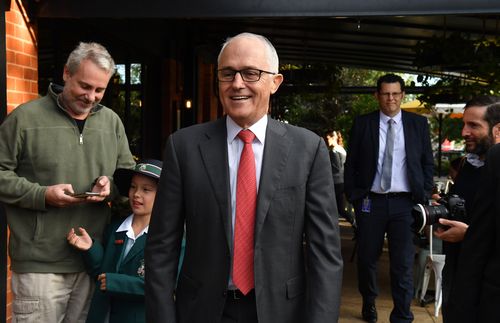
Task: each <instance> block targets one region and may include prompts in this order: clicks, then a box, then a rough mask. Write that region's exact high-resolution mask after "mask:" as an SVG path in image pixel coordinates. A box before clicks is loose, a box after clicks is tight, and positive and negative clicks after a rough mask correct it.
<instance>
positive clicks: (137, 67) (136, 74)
mask: <svg viewBox="0 0 500 323" xmlns="http://www.w3.org/2000/svg"><path fill="white" fill-rule="evenodd" d="M130 84H141V64H137V63H134V64H130Z"/></svg>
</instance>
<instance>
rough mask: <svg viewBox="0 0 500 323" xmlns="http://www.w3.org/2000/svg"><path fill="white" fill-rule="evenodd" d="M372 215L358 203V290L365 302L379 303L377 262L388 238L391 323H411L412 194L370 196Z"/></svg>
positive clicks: (413, 248)
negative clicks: (392, 306)
mask: <svg viewBox="0 0 500 323" xmlns="http://www.w3.org/2000/svg"><path fill="white" fill-rule="evenodd" d="M370 200H371V207H370V212H362V211H361V204H360V203H361V201H358V203H355V210H356V221H357V223H358V236H357V239H358V287H359V291H360V293H361V295H362V296H363V301H364V302H369V303H371V302H375V299H376V297H377V295H378V286H377V261H378V259H379V257H380V254H381V253H382V248H383V245H384V236H385V234H386V233H387V239H388V241H389V261H390V277H391V292H392V298H393V303H394V308H393V310H392V312H391V316H390V320H391V322H411V321H413V314H412V312H411V310H410V306H411V302H412V299H413V262H414V258H415V247H414V245H413V235H414V234H413V231H412V229H411V224H412V223H413V218H412V216H411V209H412V207H413V202H412V200H411V198H410V196H409V194H406V195H404V194H402V195H392V194H388V195H382V194H370Z"/></svg>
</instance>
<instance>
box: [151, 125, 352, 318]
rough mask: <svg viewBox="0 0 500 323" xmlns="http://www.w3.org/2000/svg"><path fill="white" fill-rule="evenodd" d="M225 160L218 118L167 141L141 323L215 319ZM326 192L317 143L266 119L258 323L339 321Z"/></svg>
mask: <svg viewBox="0 0 500 323" xmlns="http://www.w3.org/2000/svg"><path fill="white" fill-rule="evenodd" d="M227 159H228V157H227V131H226V120H225V118H221V119H219V120H217V121H214V122H209V123H205V124H200V125H195V126H192V127H188V128H185V129H181V130H179V131H177V132H176V133H174V134H172V135H171V136H170V138H169V140H168V142H167V146H166V154H165V159H164V164H163V171H162V174H161V178H160V183H159V188H158V191H157V194H156V200H155V205H154V208H153V214H152V216H151V224H150V227H149V234H148V240H147V245H146V251H145V256H146V276H145V279H146V281H145V283H146V285H145V287H146V315H147V322H148V323H154V322H158V323H160V322H161V323H163V322H172V323H174V322H179V323H215V322H220V320H221V316H222V312H223V309H224V304H225V299H226V295H227V294H226V290H227V288H228V281H229V275H230V268H231V258H232V257H231V254H232V224H231V198H230V185H229V168H228V162H227ZM333 193H334V188H333V180H332V174H331V167H330V158H329V155H328V151H327V148H326V145H325V142H324V140H323V139H322V138H320V137H318V136H317V135H315V134H313V133H312V132H310V131H308V130H305V129H302V128H298V127H294V126H291V125H288V124H285V123H282V122H279V121H276V120H273V119H271V118H269V122H268V125H267V130H266V141H265V146H264V155H263V160H262V174H261V178H260V185H259V191H258V197H257V210H256V216H255V245H254V251H255V254H254V275H255V276H254V277H255V297H256V305H257V315H258V320H259V322H260V323H304V322H311V323H312V322H314V323H323V322H336V321H337V320H338V316H339V306H340V291H341V282H342V256H341V254H340V240H339V228H338V213H337V207H336V204H335V197H334V194H333ZM184 226H185V228H186V248H185V255H184V262H183V264H182V268H181V271H180V275H179V280H178V285H177V289H176V291H175V298H174V289H175V282H176V273H177V262H178V258H179V250H180V246H181V238H182V234H183V231H184ZM304 239H305V241H306V244H305V245H304V243H303V242H304Z"/></svg>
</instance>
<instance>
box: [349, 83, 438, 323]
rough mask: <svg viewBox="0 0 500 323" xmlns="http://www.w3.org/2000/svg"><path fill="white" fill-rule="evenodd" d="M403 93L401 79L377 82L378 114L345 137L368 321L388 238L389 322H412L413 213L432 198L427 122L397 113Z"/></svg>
mask: <svg viewBox="0 0 500 323" xmlns="http://www.w3.org/2000/svg"><path fill="white" fill-rule="evenodd" d="M404 94H405V92H404V81H403V79H402V78H401V77H399V76H397V75H394V74H387V75H384V76H382V77H381V78H379V80H378V81H377V92H376V93H375V98H376V99H377V101H378V103H379V107H380V111H375V112H372V113H368V114H365V115H362V116H359V117H357V118H356V119H355V121H354V124H353V127H352V129H351V135H350V138H349V145H348V152H347V160H346V164H345V173H344V176H345V179H344V185H345V192H346V196H347V198H348V199H349V200H350V201H351V202H352V203H353V205H354V209H355V212H356V221H357V223H358V235H357V237H358V280H359V281H358V284H359V291H360V293H361V295H362V296H363V308H362V316H363V319H364V320H365V321H368V322H376V321H377V311H376V308H375V299H376V297H377V295H378V287H377V281H376V276H377V261H378V258H379V256H380V254H381V252H382V247H383V244H384V237H385V234H386V233H387V238H388V240H389V257H390V268H391V270H390V271H391V290H392V297H393V302H394V309H393V310H392V312H391V316H390V320H391V322H411V321H412V320H413V314H412V313H411V311H410V305H411V301H412V297H413V277H412V276H413V259H414V256H415V250H414V246H413V241H412V240H413V233H412V230H411V224H412V223H413V218H412V216H411V209H412V207H413V205H414V204H415V203H425V202H426V201H427V200H428V198H430V194H431V190H432V185H433V180H432V175H433V167H434V164H433V158H432V149H431V142H430V137H429V126H428V123H427V119H426V118H424V117H422V116H419V115H416V114H413V113H408V112H406V111H401V107H400V105H401V101H402V100H403V98H404Z"/></svg>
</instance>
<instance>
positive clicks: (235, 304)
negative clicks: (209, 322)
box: [221, 290, 258, 323]
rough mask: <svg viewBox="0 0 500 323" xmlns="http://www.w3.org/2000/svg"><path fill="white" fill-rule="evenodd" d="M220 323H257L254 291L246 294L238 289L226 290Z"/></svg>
mask: <svg viewBox="0 0 500 323" xmlns="http://www.w3.org/2000/svg"><path fill="white" fill-rule="evenodd" d="M221 323H258V320H257V305H256V303H255V291H254V290H251V291H250V292H249V293H248V294H247V295H243V294H242V293H241V292H240V291H231V290H228V291H227V297H226V304H225V305H224V312H223V313H222V321H221Z"/></svg>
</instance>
